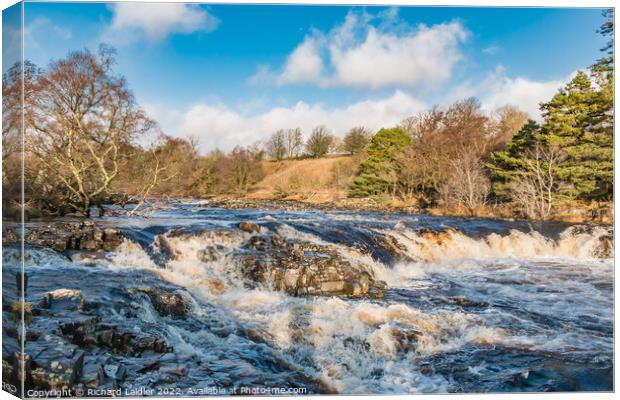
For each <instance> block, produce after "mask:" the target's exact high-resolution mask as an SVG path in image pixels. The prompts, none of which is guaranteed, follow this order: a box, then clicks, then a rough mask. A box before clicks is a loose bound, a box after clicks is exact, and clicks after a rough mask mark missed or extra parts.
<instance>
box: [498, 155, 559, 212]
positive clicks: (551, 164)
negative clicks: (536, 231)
mask: <svg viewBox="0 0 620 400" xmlns="http://www.w3.org/2000/svg"><path fill="white" fill-rule="evenodd" d="M564 156H565V154H564V153H563V152H562V150H560V148H559V147H557V146H551V147H545V146H544V145H542V144H541V143H536V144H535V146H534V149H533V150H528V151H527V152H526V154H525V157H524V160H523V163H524V166H525V168H524V169H522V170H519V171H518V172H517V176H516V178H515V179H513V180H512V181H511V183H510V189H511V196H512V198H513V200H514V202H515V203H517V205H519V206H520V207H521V209H522V211H523V213H524V214H525V216H526V217H528V218H535V219H540V220H545V219H547V218H548V217H549V216H550V215H551V213H552V211H553V207H554V205H555V202H556V201H557V198H558V192H559V191H560V189H561V182H560V181H559V180H558V179H557V177H556V171H555V169H556V168H557V166H558V165H559V164H560V162H561V161H562V159H563V158H564Z"/></svg>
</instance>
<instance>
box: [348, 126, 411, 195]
mask: <svg viewBox="0 0 620 400" xmlns="http://www.w3.org/2000/svg"><path fill="white" fill-rule="evenodd" d="M409 144H411V137H410V136H409V135H408V134H407V133H405V131H404V130H402V129H401V128H392V129H381V130H380V131H379V132H377V133H376V134H375V135H374V136H373V137H372V139H371V140H370V145H369V146H368V157H367V158H366V160H364V161H363V162H362V163H361V164H360V167H359V172H358V175H357V177H356V178H355V179H354V180H353V182H352V183H351V187H350V188H349V196H350V197H367V196H372V195H377V194H382V193H387V192H389V191H390V190H391V189H394V187H395V184H396V182H395V179H396V176H397V175H396V174H397V172H398V169H399V163H398V155H399V154H400V151H401V150H402V149H403V148H405V146H407V145H409Z"/></svg>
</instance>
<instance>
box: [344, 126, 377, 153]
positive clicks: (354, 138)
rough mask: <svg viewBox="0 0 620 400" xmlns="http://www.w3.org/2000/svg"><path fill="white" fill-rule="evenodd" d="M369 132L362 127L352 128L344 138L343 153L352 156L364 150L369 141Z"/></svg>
mask: <svg viewBox="0 0 620 400" xmlns="http://www.w3.org/2000/svg"><path fill="white" fill-rule="evenodd" d="M370 136H371V134H370V132H369V131H368V130H367V129H366V128H364V127H363V126H358V127H355V128H352V129H351V130H350V131H349V132H347V134H346V135H345V136H344V151H346V152H347V153H349V154H351V155H353V154H357V153H359V152H360V151H362V150H364V149H365V148H366V146H367V145H368V142H369V141H370Z"/></svg>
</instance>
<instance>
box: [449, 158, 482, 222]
mask: <svg viewBox="0 0 620 400" xmlns="http://www.w3.org/2000/svg"><path fill="white" fill-rule="evenodd" d="M450 164H451V166H452V168H451V169H450V172H449V173H448V179H447V180H446V182H445V183H444V185H443V186H442V187H441V189H440V193H441V197H442V199H443V201H444V203H445V204H448V205H457V206H459V207H464V208H465V209H466V210H467V212H468V213H469V215H472V216H473V215H475V214H476V210H477V209H478V208H479V207H481V206H483V205H484V204H485V203H486V201H487V196H488V194H489V190H490V182H489V178H488V177H487V176H486V174H485V170H484V163H483V162H482V160H481V159H480V157H479V156H478V154H475V153H474V152H471V151H468V149H464V150H463V151H461V152H460V154H459V156H458V158H456V159H453V160H451V161H450Z"/></svg>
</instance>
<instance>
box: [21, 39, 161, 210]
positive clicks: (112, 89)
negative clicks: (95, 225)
mask: <svg viewBox="0 0 620 400" xmlns="http://www.w3.org/2000/svg"><path fill="white" fill-rule="evenodd" d="M113 64H114V58H113V51H111V50H110V49H108V48H105V47H101V48H100V50H99V52H98V53H97V54H93V53H91V52H90V51H88V50H84V51H77V52H73V53H70V54H69V56H68V57H67V58H65V59H61V60H58V61H55V62H53V63H52V64H51V65H50V67H49V70H48V72H47V73H45V74H42V75H41V76H40V77H39V79H38V80H37V83H36V95H35V96H32V99H30V100H31V101H30V103H29V104H27V106H26V113H25V127H26V135H27V138H26V139H27V141H26V149H25V151H27V152H28V153H29V154H31V155H33V156H34V157H35V158H36V159H37V160H38V162H39V164H38V165H39V166H40V170H39V171H38V174H39V177H40V178H42V179H44V180H48V182H49V181H55V182H58V183H59V186H60V187H61V188H62V201H63V203H64V204H65V205H67V206H68V207H69V208H70V209H71V210H73V211H75V212H78V213H80V214H82V215H84V216H90V207H91V206H92V205H95V204H97V205H100V204H101V203H102V202H104V201H105V200H106V198H107V196H109V194H110V186H111V184H112V182H113V181H114V179H115V178H116V177H117V176H118V174H119V172H120V168H119V161H120V157H121V152H122V149H123V147H124V146H128V145H130V144H131V142H132V141H133V140H134V139H135V138H136V137H137V136H139V135H141V134H143V133H145V132H147V131H148V130H149V129H151V128H152V127H153V126H154V122H153V121H151V120H150V119H149V118H148V117H147V116H146V114H145V113H144V112H143V111H142V110H141V109H140V108H139V107H138V106H137V105H136V102H135V100H134V97H133V95H132V93H131V92H130V91H129V89H128V88H127V84H126V82H125V80H124V78H122V77H117V76H115V75H114V74H113V71H112V66H113ZM43 195H44V194H43Z"/></svg>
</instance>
